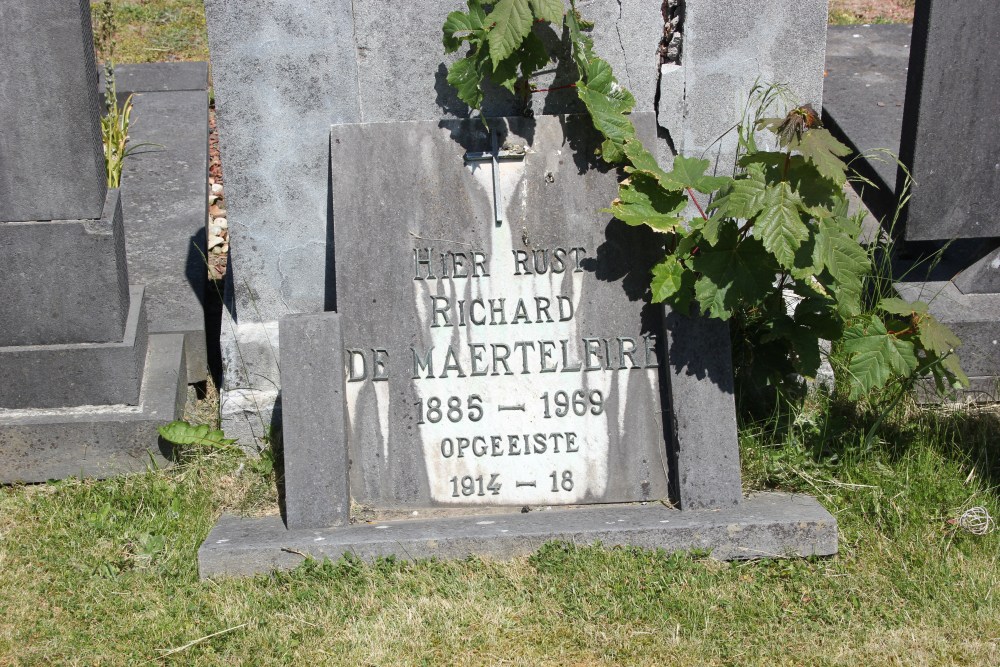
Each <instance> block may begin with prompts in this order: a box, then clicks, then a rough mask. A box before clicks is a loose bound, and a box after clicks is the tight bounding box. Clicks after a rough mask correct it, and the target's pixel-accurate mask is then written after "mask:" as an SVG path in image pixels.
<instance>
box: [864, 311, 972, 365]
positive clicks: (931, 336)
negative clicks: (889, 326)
mask: <svg viewBox="0 0 1000 667" xmlns="http://www.w3.org/2000/svg"><path fill="white" fill-rule="evenodd" d="M884 301H886V300H885V299H883V302H884ZM918 303H919V302H918ZM879 305H882V304H879ZM917 337H918V339H919V340H920V344H921V345H923V346H924V349H925V350H928V351H930V352H933V353H934V354H936V355H937V356H939V357H944V356H945V355H948V354H951V353H952V352H954V350H955V348H956V347H959V346H960V345H961V344H962V341H960V340H959V339H958V336H956V335H955V332H954V331H952V330H951V329H949V328H948V326H947V325H945V324H942V323H941V322H940V321H938V319H937V318H936V317H934V316H933V315H931V314H930V313H927V314H925V315H922V316H921V317H920V323H919V327H918V329H917Z"/></svg>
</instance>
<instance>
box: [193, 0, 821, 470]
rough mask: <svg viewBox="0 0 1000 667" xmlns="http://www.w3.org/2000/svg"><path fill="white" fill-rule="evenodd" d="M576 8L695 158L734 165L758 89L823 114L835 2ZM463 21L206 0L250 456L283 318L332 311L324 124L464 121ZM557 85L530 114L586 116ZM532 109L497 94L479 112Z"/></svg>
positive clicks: (229, 413) (232, 428)
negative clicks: (457, 47)
mask: <svg viewBox="0 0 1000 667" xmlns="http://www.w3.org/2000/svg"><path fill="white" fill-rule="evenodd" d="M578 5H579V7H580V10H581V12H582V13H583V14H584V15H585V16H586V18H588V19H589V20H592V21H594V23H595V28H594V30H593V32H592V37H593V39H594V43H595V48H596V50H597V52H598V53H599V54H600V55H601V57H602V58H604V59H605V60H607V61H608V62H609V63H610V64H611V65H612V67H614V69H615V72H617V73H618V76H619V79H620V80H621V81H622V83H623V84H624V85H626V86H627V87H628V88H629V90H630V91H631V92H632V93H633V94H634V95H635V98H636V107H635V108H636V110H637V111H642V112H655V113H657V118H658V122H659V124H660V128H661V134H664V135H665V137H666V140H667V141H669V142H670V143H672V145H673V147H674V149H675V150H678V151H682V152H684V154H686V155H692V156H701V155H702V153H703V152H704V153H705V154H706V156H708V157H710V158H712V159H713V161H715V162H716V163H717V164H719V165H722V167H720V168H721V169H723V170H725V169H731V168H732V156H733V151H734V146H735V139H734V138H733V137H732V136H727V137H723V138H722V140H721V141H719V142H716V139H718V138H719V137H720V136H721V135H723V134H724V133H725V132H726V131H727V130H728V129H730V128H731V127H733V125H734V124H735V123H738V122H739V120H740V118H741V117H742V114H743V111H744V108H745V106H746V103H747V98H748V94H749V91H750V89H751V87H752V86H753V84H754V82H755V81H761V82H781V83H787V84H789V86H790V90H791V92H792V94H793V95H794V96H795V97H796V98H798V99H799V100H801V101H803V102H812V103H813V104H814V106H816V107H817V108H818V106H819V104H820V101H821V98H822V88H823V45H824V42H825V35H826V17H827V13H826V2H825V1H822V0H810V1H809V2H805V3H803V2H793V1H792V0H780V1H775V0H753V1H752V2H747V1H746V0H686V1H684V2H680V1H679V0H670V1H669V2H658V1H651V0H592V1H589V2H580V3H578ZM464 8H465V2H464V1H463V0H414V1H411V2H400V3H386V2H384V1H382V0H294V1H292V0H274V1H271V2H268V3H266V4H264V5H261V4H253V3H251V4H249V5H248V4H247V3H245V2H240V1H239V0H206V14H207V19H208V36H209V47H210V50H211V54H212V68H213V69H212V72H213V80H214V84H215V97H216V108H217V112H218V122H219V138H220V151H221V156H222V162H223V167H224V170H225V173H226V193H227V207H228V213H229V215H228V218H229V221H230V226H231V229H230V235H231V239H230V243H231V246H230V247H231V252H230V264H229V270H230V273H231V275H230V276H229V280H230V283H229V286H228V289H227V304H226V311H225V313H224V318H225V320H226V321H225V322H224V323H223V325H222V343H221V344H222V356H223V363H224V380H223V386H222V387H221V389H220V393H221V401H222V423H223V426H224V428H225V430H226V433H227V434H229V435H231V436H232V437H236V438H239V439H240V442H241V444H242V445H243V446H244V447H246V448H248V449H251V450H256V449H257V448H258V447H260V446H261V443H262V438H263V436H264V431H265V427H266V424H268V423H269V422H270V421H271V416H272V413H273V412H274V409H275V408H274V404H275V401H276V399H277V397H278V393H279V388H280V384H281V383H280V378H279V373H278V368H279V365H280V364H279V359H280V356H281V354H280V347H281V346H280V341H279V340H278V320H279V319H281V318H282V317H283V316H284V315H287V314H292V313H315V312H321V311H323V310H334V309H335V308H336V303H335V294H334V291H333V286H332V285H331V284H328V283H325V282H324V281H325V280H326V279H327V278H328V277H329V276H331V275H332V274H331V273H329V272H326V271H325V270H324V267H325V266H327V265H328V264H330V263H332V262H333V261H334V251H333V247H332V244H331V243H330V233H331V232H330V230H331V229H332V228H331V227H330V225H329V224H328V223H329V218H330V211H329V195H328V190H327V181H328V175H329V174H328V168H329V149H328V146H327V133H328V131H329V126H330V124H332V123H357V122H366V123H372V122H391V121H417V120H438V119H441V118H464V117H467V116H468V115H469V110H468V108H467V107H466V106H465V105H464V104H462V103H461V102H460V101H459V100H458V99H457V97H456V95H455V93H454V91H453V90H452V89H451V87H450V86H449V85H448V84H447V82H446V80H445V77H446V74H447V67H448V65H449V64H450V62H451V57H452V56H447V57H445V56H443V49H442V46H441V24H442V23H443V21H444V17H445V16H446V15H447V14H448V12H450V11H453V10H457V9H464ZM278 16H280V17H281V20H280V21H279V20H276V19H275V17H278ZM551 38H552V39H557V36H555V35H554V34H553V35H552V36H551ZM561 76H562V74H561V73H560V72H558V71H555V72H549V73H548V74H547V75H545V76H543V77H541V78H540V79H539V80H538V86H539V88H555V90H548V91H547V92H544V93H539V94H536V95H533V96H532V98H533V100H532V105H531V109H532V111H533V112H534V113H535V114H557V113H570V112H574V111H581V108H580V107H579V105H578V103H577V101H576V98H575V95H574V94H573V92H572V91H571V90H567V89H559V84H560V83H561V82H562V79H561V78H560V77H561ZM552 83H554V84H555V85H550V84H552ZM523 111H524V109H523V108H522V105H521V103H520V102H519V101H518V100H516V99H515V98H514V97H513V96H505V95H502V94H499V95H495V96H492V97H491V98H490V99H489V100H488V102H487V105H486V107H485V109H484V112H485V113H486V114H487V115H489V116H507V115H520V114H521V113H523ZM713 142H715V143H713Z"/></svg>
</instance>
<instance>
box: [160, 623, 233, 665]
mask: <svg viewBox="0 0 1000 667" xmlns="http://www.w3.org/2000/svg"><path fill="white" fill-rule="evenodd" d="M248 625H250V622H249V621H247V622H246V623H240V624H239V625H234V626H233V627H231V628H226V629H225V630H219V631H218V632H213V633H212V634H210V635H205V636H204V637H199V638H198V639H195V640H193V641H189V642H188V643H187V644H184V645H183V646H178V647H177V648H171V649H162V648H161V649H159V650H160V651H161V654H160V656H159V657H160V658H166V657H169V656H171V655H175V654H177V653H180V652H181V651H186V650H187V649H189V648H191V647H192V646H197V645H198V644H201V643H202V642H207V641H208V640H209V639H212V638H213V637H218V636H219V635H224V634H226V633H227V632H233V631H234V630H239V629H240V628H245V627H247V626H248Z"/></svg>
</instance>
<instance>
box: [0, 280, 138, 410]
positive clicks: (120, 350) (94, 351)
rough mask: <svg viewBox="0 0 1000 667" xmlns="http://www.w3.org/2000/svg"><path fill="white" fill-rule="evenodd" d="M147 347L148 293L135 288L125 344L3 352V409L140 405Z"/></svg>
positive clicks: (0, 350) (0, 365)
mask: <svg viewBox="0 0 1000 667" xmlns="http://www.w3.org/2000/svg"><path fill="white" fill-rule="evenodd" d="M146 345H147V328H146V309H145V300H144V299H143V288H142V286H141V285H140V286H133V287H132V289H131V297H130V306H129V310H128V320H127V323H126V325H125V332H124V335H123V337H122V340H119V341H116V342H112V343H70V344H60V345H25V346H9V347H0V408H62V407H69V406H76V405H109V404H126V405H135V404H136V403H138V400H139V389H140V386H141V385H142V370H143V366H144V365H145V362H146ZM53 380H55V381H53Z"/></svg>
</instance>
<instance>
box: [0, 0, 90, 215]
mask: <svg viewBox="0 0 1000 667" xmlns="http://www.w3.org/2000/svg"><path fill="white" fill-rule="evenodd" d="M81 8H82V9H83V10H86V13H85V12H84V11H82V10H81ZM89 9H90V3H89V1H85V2H66V1H65V0H38V1H37V2H4V3H2V4H0V62H2V63H3V76H2V77H0V118H3V119H4V121H3V122H4V127H3V132H0V220H3V221H20V220H80V219H88V218H89V219H97V218H100V217H101V211H102V209H103V208H104V190H105V184H106V182H107V181H106V179H105V177H104V151H103V148H102V146H101V127H100V121H99V119H98V116H97V115H96V114H95V113H94V112H93V110H94V109H96V107H97V104H98V101H97V68H96V66H95V64H94V57H93V55H92V54H93V51H94V44H93V37H92V34H91V29H90V14H89ZM36 33H40V34H38V38H37V39H36V38H34V35H36ZM84 54H91V55H89V57H88V56H85V55H84ZM41 100H45V101H46V104H45V105H44V107H40V106H39V103H40V102H41ZM53 128H61V130H60V131H57V132H54V131H53Z"/></svg>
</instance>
